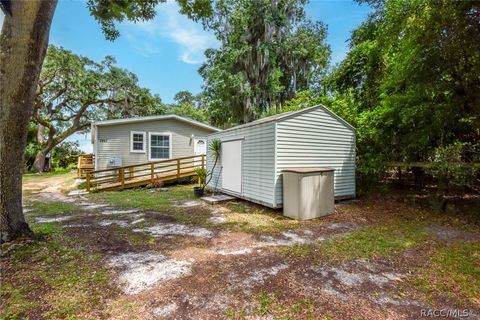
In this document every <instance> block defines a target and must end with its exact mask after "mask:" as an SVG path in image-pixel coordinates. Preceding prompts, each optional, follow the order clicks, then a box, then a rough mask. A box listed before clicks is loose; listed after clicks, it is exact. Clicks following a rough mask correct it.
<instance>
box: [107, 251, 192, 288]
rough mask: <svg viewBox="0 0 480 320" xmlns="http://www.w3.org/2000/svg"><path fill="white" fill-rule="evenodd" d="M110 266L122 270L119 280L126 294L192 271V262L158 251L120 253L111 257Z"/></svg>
mask: <svg viewBox="0 0 480 320" xmlns="http://www.w3.org/2000/svg"><path fill="white" fill-rule="evenodd" d="M109 266H110V267H112V268H118V269H120V270H121V271H120V274H119V278H118V280H119V282H120V283H121V284H122V290H123V292H124V293H126V294H138V293H140V292H142V291H145V290H147V289H150V288H152V287H154V286H155V285H156V284H157V283H159V282H162V281H166V280H170V279H175V278H179V277H182V276H184V275H188V274H190V272H191V269H190V266H191V262H188V261H181V260H175V259H170V258H168V257H166V256H164V255H162V254H159V253H156V252H142V253H125V254H120V255H117V256H114V257H112V258H110V260H109Z"/></svg>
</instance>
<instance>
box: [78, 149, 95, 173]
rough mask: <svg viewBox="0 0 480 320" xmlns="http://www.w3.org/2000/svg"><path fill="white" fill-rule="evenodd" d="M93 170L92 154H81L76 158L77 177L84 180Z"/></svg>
mask: <svg viewBox="0 0 480 320" xmlns="http://www.w3.org/2000/svg"><path fill="white" fill-rule="evenodd" d="M94 169H95V160H94V155H93V154H81V155H79V156H78V162H77V177H78V178H85V177H86V175H87V172H92V171H93V170H94Z"/></svg>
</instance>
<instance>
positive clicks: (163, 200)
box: [88, 185, 195, 211]
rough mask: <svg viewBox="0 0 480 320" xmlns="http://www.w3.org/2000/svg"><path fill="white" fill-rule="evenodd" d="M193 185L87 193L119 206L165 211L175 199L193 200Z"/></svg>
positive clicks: (97, 199)
mask: <svg viewBox="0 0 480 320" xmlns="http://www.w3.org/2000/svg"><path fill="white" fill-rule="evenodd" d="M192 186H193V185H176V186H172V187H169V188H168V191H155V192H151V190H153V189H144V188H139V189H127V190H123V191H110V192H99V193H94V194H90V195H88V196H89V198H90V199H91V200H93V201H99V202H106V203H109V204H112V205H115V206H119V207H133V208H141V209H146V210H155V211H165V210H168V209H170V208H171V207H172V206H173V205H174V203H175V201H184V200H193V199H195V196H194V195H193V190H192Z"/></svg>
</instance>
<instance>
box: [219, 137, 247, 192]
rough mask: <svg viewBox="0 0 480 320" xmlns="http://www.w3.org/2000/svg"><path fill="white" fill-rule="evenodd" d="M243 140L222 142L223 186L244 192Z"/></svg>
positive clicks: (226, 188) (229, 189)
mask: <svg viewBox="0 0 480 320" xmlns="http://www.w3.org/2000/svg"><path fill="white" fill-rule="evenodd" d="M242 142H243V141H242V140H234V141H225V142H222V155H221V157H222V188H223V189H225V190H228V191H233V192H237V193H242Z"/></svg>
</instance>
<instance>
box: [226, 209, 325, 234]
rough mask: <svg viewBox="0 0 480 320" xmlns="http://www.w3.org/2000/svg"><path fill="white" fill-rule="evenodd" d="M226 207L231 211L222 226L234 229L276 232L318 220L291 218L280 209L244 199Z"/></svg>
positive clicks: (252, 231) (251, 231)
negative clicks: (276, 209)
mask: <svg viewBox="0 0 480 320" xmlns="http://www.w3.org/2000/svg"><path fill="white" fill-rule="evenodd" d="M225 207H226V208H227V209H229V210H230V211H231V212H229V213H227V214H225V217H226V219H227V220H226V223H224V224H222V225H221V227H223V228H226V229H228V230H232V231H241V232H248V233H269V234H274V233H279V232H282V231H285V230H289V229H294V228H298V227H302V226H305V225H306V224H312V223H317V222H318V220H314V221H303V222H302V221H297V220H293V219H289V218H287V217H285V216H283V215H282V213H281V212H280V211H275V210H273V209H269V208H266V207H263V206H259V205H255V204H252V203H248V202H244V201H240V202H228V203H226V204H225Z"/></svg>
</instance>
